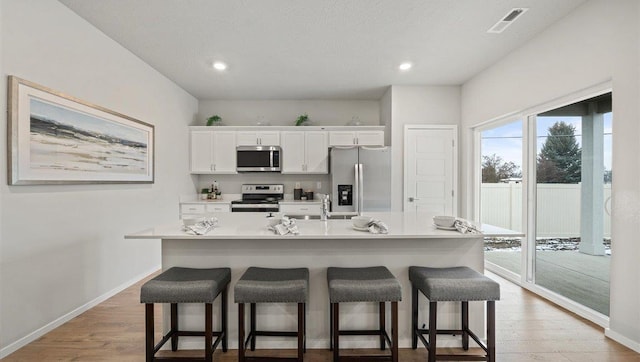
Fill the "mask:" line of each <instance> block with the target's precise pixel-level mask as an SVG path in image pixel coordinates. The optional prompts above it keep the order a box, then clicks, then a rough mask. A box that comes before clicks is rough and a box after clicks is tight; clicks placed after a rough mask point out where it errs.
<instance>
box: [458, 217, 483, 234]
mask: <svg viewBox="0 0 640 362" xmlns="http://www.w3.org/2000/svg"><path fill="white" fill-rule="evenodd" d="M453 226H454V227H455V228H456V230H458V231H459V232H461V233H462V234H467V233H469V234H479V233H480V230H478V229H476V227H475V226H473V225H471V223H469V222H468V221H466V220H463V219H456V221H455V222H454V223H453Z"/></svg>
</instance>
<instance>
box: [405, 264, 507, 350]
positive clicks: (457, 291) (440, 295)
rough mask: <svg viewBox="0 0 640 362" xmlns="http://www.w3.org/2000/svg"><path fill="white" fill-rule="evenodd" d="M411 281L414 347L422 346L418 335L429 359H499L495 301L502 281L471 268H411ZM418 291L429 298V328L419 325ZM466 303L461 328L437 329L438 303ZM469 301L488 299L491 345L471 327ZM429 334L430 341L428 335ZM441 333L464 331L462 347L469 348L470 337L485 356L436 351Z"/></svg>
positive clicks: (488, 327) (462, 332) (488, 324)
mask: <svg viewBox="0 0 640 362" xmlns="http://www.w3.org/2000/svg"><path fill="white" fill-rule="evenodd" d="M409 280H410V281H411V314H412V316H411V324H412V327H411V330H412V334H411V336H412V340H411V342H412V348H413V349H416V348H418V338H420V340H421V341H422V343H423V344H424V346H425V347H426V348H427V351H428V362H435V361H436V360H437V359H447V360H456V361H489V362H494V361H495V358H496V347H495V346H496V334H495V330H496V313H495V311H496V309H495V301H496V300H500V284H498V283H496V282H495V281H493V280H491V279H489V278H487V277H486V276H484V275H482V274H480V273H478V272H476V271H475V270H472V269H470V268H467V267H453V268H426V267H418V266H412V267H410V268H409ZM418 290H419V291H420V292H422V294H424V296H425V297H427V299H429V329H421V328H418V309H419V308H418ZM445 301H446V302H461V303H462V313H461V314H462V326H461V328H460V329H453V330H449V329H447V330H443V329H437V328H436V322H437V313H438V308H437V305H438V302H445ZM469 301H486V302H487V344H486V345H485V344H484V343H483V342H482V341H481V340H480V338H478V336H476V335H475V333H473V332H472V331H471V330H470V329H469ZM425 334H427V335H428V336H429V340H428V341H427V340H426V339H425V338H424V335H425ZM437 334H461V336H462V348H463V349H464V350H465V351H466V350H468V349H469V336H471V338H473V340H474V341H476V343H477V344H478V345H479V346H480V347H481V348H482V349H483V350H484V351H485V353H486V354H485V355H484V356H471V355H455V354H453V355H452V354H444V355H443V354H436V335H437Z"/></svg>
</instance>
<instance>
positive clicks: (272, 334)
mask: <svg viewBox="0 0 640 362" xmlns="http://www.w3.org/2000/svg"><path fill="white" fill-rule="evenodd" d="M251 334H253V335H256V336H267V337H297V336H298V332H278V331H255V332H253V333H250V335H251Z"/></svg>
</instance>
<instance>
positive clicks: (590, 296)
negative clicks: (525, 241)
mask: <svg viewBox="0 0 640 362" xmlns="http://www.w3.org/2000/svg"><path fill="white" fill-rule="evenodd" d="M489 249H491V248H489ZM521 256H522V253H521V251H520V250H519V248H518V249H515V248H514V249H511V248H509V249H493V250H487V251H486V252H485V259H486V260H487V261H488V262H491V263H494V264H496V265H498V266H500V267H503V268H505V269H507V270H510V271H512V272H514V273H516V274H518V275H519V274H520V265H521ZM610 261H611V256H610V255H605V256H593V255H587V254H583V253H580V252H578V251H577V250H538V251H536V284H538V285H540V286H542V287H544V288H547V289H549V290H551V291H553V292H556V293H558V294H560V295H563V296H565V297H567V298H570V299H572V300H574V301H576V302H578V303H580V304H583V305H584V306H586V307H588V308H591V309H593V310H595V311H597V312H600V313H602V314H604V315H607V316H608V315H609V264H610Z"/></svg>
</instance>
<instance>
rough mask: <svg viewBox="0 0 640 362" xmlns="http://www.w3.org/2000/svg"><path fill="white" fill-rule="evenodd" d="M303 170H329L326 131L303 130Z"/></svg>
mask: <svg viewBox="0 0 640 362" xmlns="http://www.w3.org/2000/svg"><path fill="white" fill-rule="evenodd" d="M305 133H306V134H305V136H306V137H305V139H306V144H305V156H306V157H305V158H306V160H305V164H306V166H305V171H306V172H308V173H328V172H329V142H328V139H327V138H328V135H327V132H323V131H309V132H305Z"/></svg>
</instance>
